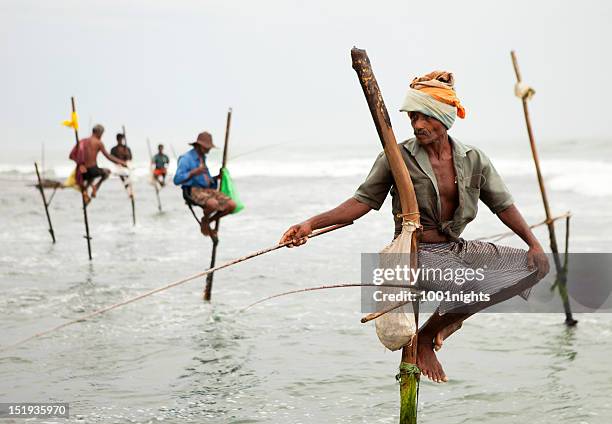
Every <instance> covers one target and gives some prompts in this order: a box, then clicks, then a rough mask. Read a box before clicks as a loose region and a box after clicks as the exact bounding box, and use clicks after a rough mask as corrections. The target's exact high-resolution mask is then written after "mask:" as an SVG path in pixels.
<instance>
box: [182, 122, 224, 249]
mask: <svg viewBox="0 0 612 424" xmlns="http://www.w3.org/2000/svg"><path fill="white" fill-rule="evenodd" d="M189 144H191V145H192V146H193V149H191V150H190V151H188V152H187V153H185V154H184V155H181V157H179V159H178V164H177V168H176V174H175V175H174V184H175V185H180V186H181V188H182V189H183V198H184V199H185V201H186V202H187V204H188V205H189V207H191V206H192V205H196V206H200V207H201V208H202V210H203V212H204V213H203V215H202V218H201V219H200V220H199V222H200V230H201V232H202V234H204V235H205V236H210V237H211V238H212V239H213V241H216V239H217V234H215V231H214V230H213V229H212V228H211V227H210V223H211V222H212V221H213V220H216V219H218V218H221V217H222V216H225V215H227V214H229V213H232V212H233V211H234V209H236V202H234V201H233V200H232V199H230V198H229V197H228V196H226V195H225V194H223V193H221V192H220V191H218V190H217V187H218V184H217V180H218V179H219V176H216V177H213V176H211V175H210V171H209V170H208V167H207V166H206V154H207V153H208V152H209V151H210V149H212V148H213V147H215V145H214V144H213V142H212V136H211V135H210V133H208V132H203V133H200V134H199V135H198V138H197V139H196V141H194V142H193V143H189ZM192 212H193V210H192Z"/></svg>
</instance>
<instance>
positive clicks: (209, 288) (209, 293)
mask: <svg viewBox="0 0 612 424" xmlns="http://www.w3.org/2000/svg"><path fill="white" fill-rule="evenodd" d="M231 123H232V108H229V110H228V111H227V120H226V123H225V141H224V143H223V159H222V161H221V170H220V171H219V175H221V172H223V168H225V165H226V164H227V146H228V143H229V133H230V125H231ZM221 181H222V180H221V179H219V185H218V186H219V190H221ZM220 222H221V219H219V218H218V219H216V220H215V228H214V232H215V233H216V234H217V238H216V239H213V246H212V253H211V255H210V268H214V267H215V262H216V260H217V245H218V244H219V225H220ZM213 278H214V273H213V272H211V273H210V274H208V275H207V276H206V286H205V287H204V300H208V301H209V300H210V298H211V296H212V285H213Z"/></svg>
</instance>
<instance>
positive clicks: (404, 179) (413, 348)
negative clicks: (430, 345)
mask: <svg viewBox="0 0 612 424" xmlns="http://www.w3.org/2000/svg"><path fill="white" fill-rule="evenodd" d="M351 58H352V62H353V69H354V70H355V71H356V72H357V75H358V77H359V82H360V83H361V87H362V89H363V93H364V95H365V97H366V100H367V102H368V106H369V108H370V113H371V114H372V119H373V120H374V124H375V125H376V130H377V132H378V136H379V138H380V141H381V143H382V145H383V148H384V151H385V155H386V157H387V160H388V161H389V166H390V168H391V173H392V175H393V179H394V182H395V187H396V188H397V192H398V194H399V197H400V204H401V209H402V214H403V215H404V216H411V217H412V220H413V221H415V222H416V224H417V225H420V221H419V207H418V204H417V198H416V194H415V192H414V187H413V186H412V180H411V179H410V174H409V172H408V168H407V166H406V163H405V162H404V160H403V158H402V155H401V153H400V151H399V147H398V145H397V140H396V139H395V134H394V133H393V128H392V127H391V120H390V118H389V114H388V112H387V108H386V106H385V102H384V100H383V97H382V94H381V92H380V88H379V87H378V83H377V82H376V77H375V76H374V73H373V71H372V66H371V64H370V59H369V58H368V55H367V53H366V51H365V50H360V49H357V48H356V47H353V49H352V50H351ZM411 245H412V249H411V251H412V252H413V254H411V257H410V263H411V267H414V268H416V267H417V266H418V264H417V255H416V253H417V251H418V245H417V238H416V232H414V233H413V234H412V240H411ZM413 309H414V315H415V321H416V328H417V329H418V328H419V321H418V318H419V315H418V313H419V312H418V311H419V307H418V301H416V302H413ZM417 343H418V333H417V334H415V335H414V336H413V338H412V342H411V343H410V344H409V345H406V346H404V347H403V348H402V360H401V362H400V367H399V370H400V372H399V374H398V375H397V377H396V378H397V379H398V380H399V382H400V424H416V422H417V410H418V387H419V379H420V370H419V369H418V367H417V365H416V359H417Z"/></svg>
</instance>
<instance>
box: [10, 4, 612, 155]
mask: <svg viewBox="0 0 612 424" xmlns="http://www.w3.org/2000/svg"><path fill="white" fill-rule="evenodd" d="M611 5H612V2H609V1H581V2H576V1H515V0H513V1H504V2H502V1H456V0H454V1H440V0H438V1H435V2H424V1H421V2H415V1H406V0H404V1H393V2H392V1H355V0H350V1H290V0H289V1H288V0H284V1H256V0H250V1H195V0H192V1H161V0H124V1H109V0H106V1H86V0H54V1H44V0H43V1H30V0H1V1H0V33H1V37H0V49H1V53H2V58H3V66H2V67H0V87H1V93H2V100H1V103H0V136H1V138H2V143H3V145H4V146H8V149H5V150H4V151H5V152H7V150H8V152H10V153H11V154H14V155H16V156H17V153H18V152H20V151H23V150H28V151H31V152H37V151H39V150H40V143H41V142H42V141H44V142H45V144H46V148H47V149H48V150H50V151H55V150H57V151H62V150H63V149H64V148H66V149H68V148H69V147H71V143H72V142H73V138H72V136H71V134H70V131H69V130H68V129H66V128H64V127H61V126H60V125H59V123H60V121H61V120H63V119H67V118H68V116H69V107H70V103H69V98H70V96H71V95H74V96H76V99H77V108H78V110H79V114H80V119H81V126H82V127H84V128H83V129H82V133H83V134H82V135H86V133H88V132H89V131H88V128H86V127H88V126H89V124H90V123H97V122H100V123H102V124H103V125H105V126H106V127H107V129H108V133H107V137H106V139H105V141H106V143H107V145H108V144H111V142H112V140H113V138H114V137H113V135H114V133H115V132H116V131H117V130H119V129H120V127H121V125H122V124H125V125H126V126H127V130H128V137H129V141H130V143H131V144H132V145H136V146H139V148H140V147H142V148H144V146H145V145H144V140H145V138H146V137H150V138H151V139H152V140H153V141H154V142H158V141H161V142H172V143H173V144H174V145H175V146H180V145H181V143H182V142H183V141H187V140H191V139H193V138H194V137H195V136H196V134H197V133H198V132H199V131H201V130H204V129H208V130H210V131H211V132H212V133H213V136H214V137H215V141H216V142H218V143H221V142H222V138H223V128H224V124H225V123H224V120H225V114H226V111H227V107H229V106H232V107H233V108H234V122H233V127H232V140H233V142H234V145H235V146H236V147H235V148H236V149H238V150H248V149H250V148H254V147H257V146H261V145H266V144H270V143H278V142H283V141H287V140H291V142H292V143H296V145H298V144H299V145H300V146H303V145H306V144H316V145H324V144H328V145H331V144H340V143H343V144H349V143H350V144H351V145H354V146H355V148H356V149H358V148H360V147H361V146H366V145H368V146H369V145H371V144H372V143H374V142H377V141H376V133H375V131H374V126H373V124H372V122H371V118H370V116H369V114H368V110H367V107H366V104H365V101H364V98H363V94H362V92H361V88H360V87H359V84H358V81H357V78H356V76H355V73H354V71H353V70H352V68H351V63H350V54H349V51H350V48H351V47H352V46H353V45H356V46H358V47H361V48H365V49H366V50H367V51H368V53H369V55H370V59H371V61H372V64H373V68H374V71H375V74H376V76H377V78H378V81H379V84H380V86H381V88H382V91H383V95H384V97H385V100H386V103H387V107H388V108H389V110H390V112H391V116H392V120H393V122H394V127H395V130H396V133H397V135H398V138H403V137H407V136H408V135H409V134H410V132H411V131H410V127H409V122H408V120H407V119H406V118H405V117H404V116H403V115H402V114H400V113H399V112H397V109H398V106H399V104H400V103H401V101H402V99H403V96H404V93H405V90H406V89H407V87H408V84H409V82H410V80H411V79H412V78H413V77H414V76H417V75H421V74H423V73H426V72H428V71H431V70H433V69H445V70H450V71H452V72H454V73H455V77H456V89H457V92H458V95H459V97H460V98H461V99H462V102H463V104H464V105H465V107H466V109H467V119H466V120H464V121H461V120H458V121H457V123H456V124H455V127H454V128H453V130H452V131H451V134H455V135H456V136H457V137H460V138H461V139H462V140H463V141H464V142H467V143H470V142H478V143H487V142H493V141H495V140H499V141H504V142H508V141H511V140H515V139H517V138H519V137H520V138H521V139H523V138H524V137H525V129H524V123H523V118H522V110H521V107H520V102H519V101H518V100H517V99H516V98H515V97H514V96H513V85H514V74H513V70H512V66H511V62H510V55H509V51H510V50H511V49H516V50H517V53H518V58H519V63H520V66H521V71H522V73H523V79H524V80H525V81H526V82H528V83H529V84H530V85H532V86H534V88H535V89H536V91H537V94H536V96H535V98H534V100H533V101H532V102H531V109H532V118H533V121H534V126H535V130H536V133H537V135H538V137H539V138H540V139H547V140H554V139H568V138H572V139H584V140H588V139H593V138H599V139H601V138H603V137H609V134H608V126H609V124H608V123H609V121H610V119H609V116H608V115H607V113H606V114H605V115H604V111H607V110H609V109H610V105H609V101H610V99H611V98H612V84H611V83H610V73H611V68H610V65H611V63H612V62H611V59H610V56H611V53H610V52H611V50H610V47H609V43H610V41H611V40H612V30H611V25H610V24H611V23H612V19H611V18H612V6H611ZM137 150H138V148H137ZM9 156H10V154H9ZM3 161H4V162H6V161H7V159H6V158H5V159H4V160H3Z"/></svg>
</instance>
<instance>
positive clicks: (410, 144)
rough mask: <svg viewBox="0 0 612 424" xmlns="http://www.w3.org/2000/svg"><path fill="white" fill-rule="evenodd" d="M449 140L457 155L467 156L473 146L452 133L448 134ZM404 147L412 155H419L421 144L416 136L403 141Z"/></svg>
mask: <svg viewBox="0 0 612 424" xmlns="http://www.w3.org/2000/svg"><path fill="white" fill-rule="evenodd" d="M448 138H449V140H451V142H452V143H451V145H452V146H453V153H454V154H455V155H459V156H461V157H465V155H466V153H467V152H469V151H470V150H472V148H471V147H469V146H467V145H465V144H463V143H462V142H460V141H459V140H457V139H456V138H452V137H451V136H450V135H449V136H448ZM402 145H403V146H404V148H405V149H406V150H408V151H409V152H410V154H411V155H412V156H415V157H416V156H417V153H418V152H419V151H420V150H421V145H420V144H419V143H418V142H417V139H416V137H413V138H410V139H408V140H406V141H404V142H403V143H402Z"/></svg>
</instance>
